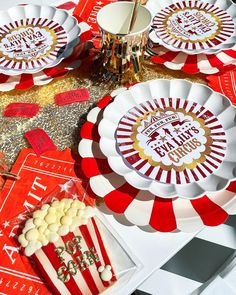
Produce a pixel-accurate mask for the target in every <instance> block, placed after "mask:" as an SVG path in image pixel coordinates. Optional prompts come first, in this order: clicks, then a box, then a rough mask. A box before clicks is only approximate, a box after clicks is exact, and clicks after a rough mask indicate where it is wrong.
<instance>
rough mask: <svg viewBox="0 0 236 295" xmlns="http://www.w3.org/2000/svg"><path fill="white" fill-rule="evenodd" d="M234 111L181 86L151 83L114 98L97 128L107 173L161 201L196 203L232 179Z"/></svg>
mask: <svg viewBox="0 0 236 295" xmlns="http://www.w3.org/2000/svg"><path fill="white" fill-rule="evenodd" d="M235 122H236V108H234V107H233V106H232V105H231V103H230V101H229V100H228V99H227V98H226V97H225V96H223V95H221V94H219V93H216V92H214V91H213V90H211V89H210V88H209V87H207V86H204V85H201V84H192V83H190V82H188V81H185V80H153V81H149V82H145V83H139V84H137V85H135V86H133V87H132V88H130V89H129V90H127V91H125V92H123V93H121V94H119V95H118V96H117V98H116V100H115V101H114V102H113V103H111V104H110V105H109V106H108V107H107V108H106V110H105V112H104V116H103V120H102V121H101V123H100V124H99V134H100V136H101V140H100V148H101V150H102V152H103V153H104V154H105V155H106V156H107V158H108V162H109V165H110V167H111V168H112V169H113V170H114V171H115V172H116V173H117V174H119V175H122V176H124V178H125V179H126V181H127V182H128V183H130V184H131V185H132V186H134V187H136V188H138V189H142V190H149V191H150V192H151V193H153V194H155V195H161V196H163V197H166V198H173V197H174V196H181V197H184V198H188V199H194V198H198V197H200V196H202V195H204V194H205V193H206V192H215V191H219V190H222V189H224V188H225V187H226V186H227V184H228V182H229V181H230V180H233V179H235V178H236V158H235V148H236V146H235V145H236V140H235V135H234V134H235V132H236V123H235Z"/></svg>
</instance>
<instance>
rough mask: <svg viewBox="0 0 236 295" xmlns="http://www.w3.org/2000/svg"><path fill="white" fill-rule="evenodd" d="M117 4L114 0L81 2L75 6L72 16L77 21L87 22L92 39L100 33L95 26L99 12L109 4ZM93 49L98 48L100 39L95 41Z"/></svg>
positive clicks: (84, 0) (85, 0) (83, 0)
mask: <svg viewBox="0 0 236 295" xmlns="http://www.w3.org/2000/svg"><path fill="white" fill-rule="evenodd" d="M113 2H117V1H116V0H102V1H100V0H89V1H88V0H81V1H79V3H78V5H77V6H76V8H75V10H74V13H73V15H74V16H75V17H76V18H77V19H82V20H83V21H85V22H87V23H88V24H89V25H90V27H91V32H92V35H93V36H94V37H99V36H100V32H99V28H98V25H97V20H96V17H97V14H98V12H99V10H100V9H101V8H102V7H104V6H106V5H107V4H109V3H113ZM93 41H94V45H95V47H100V39H99V38H98V39H95V40H93Z"/></svg>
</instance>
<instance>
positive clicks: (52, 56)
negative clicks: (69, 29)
mask: <svg viewBox="0 0 236 295" xmlns="http://www.w3.org/2000/svg"><path fill="white" fill-rule="evenodd" d="M21 26H27V27H38V28H40V29H43V28H44V27H45V28H47V30H48V29H49V30H50V31H51V32H53V34H54V35H55V36H56V39H55V40H53V39H52V40H53V42H54V43H53V44H52V45H50V47H49V48H47V50H46V53H45V52H44V51H43V54H42V53H41V54H40V56H38V57H37V59H35V58H33V59H29V60H24V59H23V60H21V59H20V60H18V61H17V60H16V59H14V58H11V57H9V56H8V55H6V53H4V52H3V54H2V57H1V58H0V69H1V68H4V69H10V70H24V69H29V70H34V69H37V68H41V67H44V66H46V65H48V64H51V63H52V62H53V61H55V60H56V59H58V57H59V56H60V55H61V54H62V52H63V50H62V49H63V48H64V47H65V45H66V44H67V35H66V32H65V30H64V29H63V27H62V26H60V25H59V24H58V23H56V22H55V21H53V20H50V19H44V18H32V19H22V20H18V21H14V22H12V23H9V24H8V25H4V27H0V38H4V36H6V35H7V34H9V33H11V32H12V31H14V30H16V29H18V28H19V27H21Z"/></svg>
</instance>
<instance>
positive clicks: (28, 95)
mask: <svg viewBox="0 0 236 295" xmlns="http://www.w3.org/2000/svg"><path fill="white" fill-rule="evenodd" d="M91 77H92V74H91V62H89V61H87V62H85V63H84V66H83V67H81V68H79V69H77V70H74V71H72V72H71V73H69V74H68V75H67V76H65V77H63V78H60V79H57V80H54V81H52V82H51V83H50V84H48V85H44V86H40V87H39V86H37V87H34V88H32V89H29V90H25V91H20V90H17V91H16V90H13V91H10V92H6V93H1V94H0V109H1V111H2V110H3V108H4V107H5V106H7V105H8V104H9V103H11V102H33V103H38V104H40V105H41V106H42V109H41V110H40V112H39V114H38V115H37V116H36V117H34V118H31V119H24V118H4V117H2V116H0V151H2V152H4V153H5V154H6V159H7V161H8V163H9V164H13V163H14V161H15V159H16V157H17V155H18V153H19V151H20V150H21V149H22V148H23V147H26V146H28V144H27V142H26V140H25V139H24V133H25V132H26V131H28V130H31V129H34V128H43V129H44V130H45V131H46V132H47V133H48V134H49V136H50V137H51V138H52V140H53V141H54V142H55V144H56V145H57V146H58V147H59V149H61V150H62V149H64V148H65V147H71V148H72V149H74V150H75V149H77V144H78V141H79V128H80V126H81V125H82V124H83V123H84V122H85V119H86V114H87V112H88V110H89V109H90V108H91V106H92V105H93V104H94V103H95V102H96V101H98V100H99V99H100V98H102V97H103V96H104V95H107V94H109V93H111V91H112V90H114V89H116V88H119V87H120V85H116V84H115V83H114V82H110V83H108V82H97V81H95V80H94V79H92V78H91ZM175 78H177V79H187V80H189V81H192V82H197V83H203V84H206V82H205V79H204V75H188V74H185V73H181V72H178V71H172V70H168V69H166V68H165V67H164V66H162V65H155V64H153V63H152V62H151V61H149V60H146V61H145V62H144V65H143V81H147V80H151V79H175ZM81 87H86V88H88V90H89V92H90V100H89V101H88V102H83V103H74V104H71V105H66V106H63V107H58V106H57V105H55V104H54V95H55V94H56V93H61V92H64V91H67V90H71V89H77V88H81Z"/></svg>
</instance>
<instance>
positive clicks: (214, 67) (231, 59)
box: [147, 40, 236, 75]
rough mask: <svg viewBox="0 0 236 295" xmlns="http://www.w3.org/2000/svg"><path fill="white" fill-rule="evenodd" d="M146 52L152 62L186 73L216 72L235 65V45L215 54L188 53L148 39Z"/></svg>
mask: <svg viewBox="0 0 236 295" xmlns="http://www.w3.org/2000/svg"><path fill="white" fill-rule="evenodd" d="M147 53H148V54H149V55H151V56H152V57H151V60H152V61H153V62H154V63H157V64H163V65H164V66H165V67H167V68H168V69H171V70H177V71H182V72H185V73H188V74H196V73H203V74H208V75H209V74H216V73H219V72H223V71H227V70H230V69H233V68H235V67H236V66H235V65H236V46H234V47H233V48H232V49H229V50H224V51H222V52H219V53H216V54H204V53H201V54H195V55H188V54H186V53H184V52H177V51H176V52H173V51H171V50H169V49H167V48H165V47H163V46H161V45H159V44H153V43H152V42H151V40H149V46H148V48H147Z"/></svg>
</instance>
